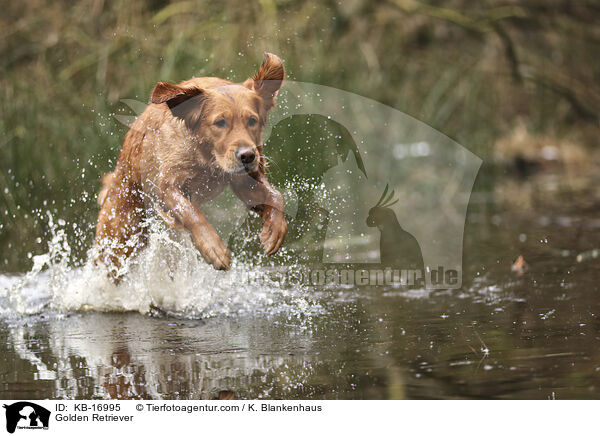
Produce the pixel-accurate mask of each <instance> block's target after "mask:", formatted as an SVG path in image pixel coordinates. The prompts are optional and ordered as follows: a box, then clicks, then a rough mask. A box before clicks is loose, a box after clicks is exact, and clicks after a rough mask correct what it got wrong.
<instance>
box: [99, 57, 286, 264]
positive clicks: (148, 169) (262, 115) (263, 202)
mask: <svg viewBox="0 0 600 436" xmlns="http://www.w3.org/2000/svg"><path fill="white" fill-rule="evenodd" d="M284 76H285V72H284V68H283V63H282V62H281V60H280V59H279V58H278V57H277V56H275V55H273V54H270V53H266V54H265V60H264V62H263V64H262V65H261V67H260V69H259V70H258V72H257V73H256V74H255V75H254V77H253V78H251V79H248V80H247V81H245V82H244V83H241V84H234V83H232V82H229V81H227V80H223V79H219V78H216V77H202V78H193V79H190V80H186V81H184V82H181V83H179V84H177V85H174V84H170V83H166V82H159V83H157V85H156V86H155V88H154V90H153V91H152V97H151V100H150V101H151V103H150V104H149V105H148V107H147V108H146V110H145V111H144V112H143V113H142V114H141V115H140V116H139V117H138V118H137V119H136V120H135V122H134V123H133V124H132V126H131V128H130V130H129V132H127V135H126V136H125V140H124V142H123V147H122V149H121V153H120V155H119V160H118V162H117V165H116V168H115V170H114V171H113V172H111V173H109V174H107V175H106V176H104V178H103V180H102V189H101V191H100V193H99V195H98V202H99V203H100V206H101V210H100V213H99V215H98V224H97V227H96V240H97V242H98V245H99V249H100V254H99V260H100V261H101V262H103V263H105V264H108V266H109V267H111V269H112V270H113V272H114V271H118V269H119V267H120V265H121V262H122V259H124V258H125V257H127V256H129V255H131V253H132V252H133V251H134V249H135V246H133V244H131V243H129V244H128V241H130V240H131V238H132V237H133V236H134V235H140V236H143V232H144V230H143V226H142V225H141V224H142V222H143V220H144V218H145V216H146V212H147V211H148V210H149V209H151V208H155V209H157V210H158V211H159V213H160V214H161V215H162V216H163V218H164V219H165V221H166V222H167V223H168V224H169V225H170V226H172V227H174V228H177V229H180V230H185V231H187V232H189V233H190V234H191V237H192V241H193V242H194V244H195V245H196V247H197V248H198V250H199V252H200V253H201V254H202V256H203V257H204V259H205V260H206V261H207V262H209V263H211V264H212V265H214V267H215V268H218V269H228V268H229V264H230V256H229V252H228V249H227V247H226V246H225V244H224V243H223V241H222V240H221V238H220V237H219V235H218V234H217V232H216V231H215V229H214V228H213V226H212V225H211V224H210V223H209V222H208V220H207V219H206V216H205V215H204V214H203V213H202V211H201V210H200V208H199V206H200V205H201V204H202V203H204V202H206V201H208V200H211V199H213V198H215V197H216V196H218V195H219V194H220V193H221V192H222V191H223V189H225V187H227V186H230V187H231V188H232V190H233V192H234V193H235V194H236V195H237V196H238V197H239V198H240V199H241V200H242V201H243V202H244V203H245V204H246V205H247V206H248V207H249V208H251V209H253V210H255V211H256V212H257V213H258V214H259V215H260V216H261V217H262V219H263V228H262V232H261V234H260V240H261V245H262V246H263V248H264V250H265V252H266V253H267V254H269V255H270V254H273V253H275V252H277V250H279V248H280V247H281V244H282V243H283V239H284V237H285V234H286V231H287V223H286V221H285V217H284V214H283V208H284V205H283V199H282V197H281V194H280V193H279V192H278V191H276V190H275V189H273V188H272V187H271V185H270V184H269V182H268V180H267V177H266V174H265V160H264V156H263V149H262V130H263V128H264V125H265V123H266V119H267V114H268V112H269V111H270V110H271V109H272V108H273V106H274V105H275V97H276V95H277V92H278V91H279V89H280V87H281V85H282V82H283V80H284ZM141 240H142V241H143V237H142V238H141ZM109 246H110V247H111V248H110V250H109V249H107V247H109Z"/></svg>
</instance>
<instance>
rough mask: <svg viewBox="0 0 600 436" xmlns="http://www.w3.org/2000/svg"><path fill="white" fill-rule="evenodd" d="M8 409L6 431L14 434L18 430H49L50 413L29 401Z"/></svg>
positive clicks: (14, 404) (12, 405)
mask: <svg viewBox="0 0 600 436" xmlns="http://www.w3.org/2000/svg"><path fill="white" fill-rule="evenodd" d="M3 407H4V408H5V409H6V431H7V432H9V433H14V432H15V430H16V429H27V430H41V429H43V430H48V425H49V423H50V411H49V410H48V409H45V408H44V407H42V406H38V405H37V404H35V403H30V402H29V401H19V402H17V403H13V404H10V405H6V404H4V405H3Z"/></svg>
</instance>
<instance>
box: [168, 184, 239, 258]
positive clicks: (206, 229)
mask: <svg viewBox="0 0 600 436" xmlns="http://www.w3.org/2000/svg"><path fill="white" fill-rule="evenodd" d="M160 192H161V194H160V196H161V199H162V201H163V204H164V206H165V208H166V209H167V213H168V214H169V215H170V216H171V217H173V218H174V220H175V221H174V222H173V221H171V222H169V221H167V222H168V223H169V224H170V225H172V226H173V227H178V224H180V225H182V226H183V227H184V228H185V229H186V230H187V231H188V232H190V233H191V234H192V240H193V241H194V245H196V248H198V251H200V254H202V257H204V259H205V260H206V261H207V262H208V263H210V264H212V265H213V266H214V267H215V268H216V269H224V270H227V269H229V262H230V258H229V252H228V250H227V247H226V246H225V244H224V243H223V241H222V240H221V238H220V237H219V235H218V233H217V231H216V230H215V229H214V227H213V226H212V225H211V224H210V223H209V222H208V219H207V218H206V215H204V214H203V213H202V211H201V210H200V209H198V208H197V207H196V206H195V205H194V204H193V203H192V202H191V201H190V199H189V198H187V196H186V195H185V194H184V193H183V192H182V191H181V189H179V188H178V187H176V186H173V185H166V186H164V185H163V186H162V187H161V189H160Z"/></svg>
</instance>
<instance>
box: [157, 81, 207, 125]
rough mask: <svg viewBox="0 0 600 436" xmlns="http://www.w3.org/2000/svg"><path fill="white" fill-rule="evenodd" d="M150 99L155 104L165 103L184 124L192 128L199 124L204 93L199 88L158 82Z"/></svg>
mask: <svg viewBox="0 0 600 436" xmlns="http://www.w3.org/2000/svg"><path fill="white" fill-rule="evenodd" d="M150 101H151V102H152V103H155V104H161V103H167V105H169V109H171V113H172V114H173V115H174V116H176V117H178V118H181V119H182V120H184V121H185V124H186V125H187V126H188V127H189V128H190V129H192V130H193V129H197V128H198V127H199V126H200V121H201V120H202V113H203V108H204V103H205V101H206V93H205V91H204V90H203V89H201V88H196V87H183V86H179V85H173V84H172V83H167V82H158V83H157V84H156V86H155V87H154V90H153V91H152V97H150Z"/></svg>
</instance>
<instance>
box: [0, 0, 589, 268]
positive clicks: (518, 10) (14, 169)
mask: <svg viewBox="0 0 600 436" xmlns="http://www.w3.org/2000/svg"><path fill="white" fill-rule="evenodd" d="M521 3H522V4H521ZM598 12H599V8H598V7H597V6H596V5H595V4H594V3H592V2H589V3H588V2H586V1H582V2H577V4H576V5H574V4H571V2H567V1H554V2H546V1H542V0H537V1H530V2H519V1H514V2H512V3H509V4H508V5H507V4H505V3H504V2H500V1H496V0H490V1H487V2H483V3H480V4H478V5H477V6H474V5H473V3H472V2H468V1H467V0H454V1H449V2H445V3H444V4H442V3H441V2H434V3H419V2H416V1H411V0H390V1H376V2H370V1H367V0H354V1H351V2H333V1H324V2H323V1H312V0H311V1H307V2H300V1H296V0H261V1H257V2H241V3H240V2H235V1H232V0H225V1H222V2H209V1H207V0H197V1H179V2H168V1H159V0H153V1H148V2H137V1H125V0H120V1H119V0H117V1H104V0H86V1H44V0H27V1H22V2H7V3H5V4H4V5H3V13H2V16H1V18H0V65H1V71H2V75H1V76H0V114H1V116H0V135H1V136H0V144H1V145H0V247H3V248H4V249H3V253H2V256H1V257H0V262H4V266H3V267H0V268H3V269H6V270H16V269H19V268H22V267H23V265H24V263H23V262H24V259H27V253H28V252H30V251H41V250H43V242H39V241H40V239H37V238H42V239H43V238H44V235H45V232H46V230H47V229H46V228H45V224H44V223H45V219H40V218H39V216H40V212H45V211H46V210H49V211H51V212H53V213H56V214H58V215H65V216H68V217H69V218H70V219H71V220H72V221H73V222H77V223H79V224H80V225H81V226H82V227H83V228H85V229H87V231H85V232H84V237H83V244H82V247H83V246H85V244H87V243H89V240H90V238H91V237H92V235H93V223H94V219H95V215H96V213H97V209H96V208H95V206H94V201H93V200H94V195H95V192H96V191H97V188H98V180H99V177H100V175H101V173H102V172H104V171H107V170H109V169H110V168H111V166H113V165H114V162H115V158H116V156H117V153H118V150H119V147H120V144H121V141H122V138H123V135H124V133H125V127H123V126H122V125H121V124H119V123H118V122H117V121H116V120H115V118H114V114H125V115H131V112H130V110H129V109H128V108H127V107H126V106H125V105H124V104H123V103H122V102H120V100H121V99H138V100H141V101H147V99H148V95H149V93H150V91H151V89H152V87H153V85H154V83H155V82H156V81H158V80H169V81H179V80H183V79H186V78H189V77H190V76H193V75H196V76H201V75H218V76H223V77H227V78H230V79H232V80H243V79H245V78H246V77H248V76H250V75H251V74H252V73H253V71H254V70H255V68H256V67H257V64H258V63H259V62H260V61H261V59H262V53H263V52H264V51H267V50H268V51H271V52H274V53H277V54H278V55H280V57H282V58H283V59H284V60H285V62H286V67H287V70H288V73H289V76H290V78H292V79H295V80H301V81H306V82H315V83H320V84H324V85H328V86H333V87H337V88H343V89H347V90H349V91H352V92H355V93H358V94H362V95H365V96H368V97H370V98H374V99H376V100H379V101H382V102H384V103H386V104H389V105H391V106H394V107H396V108H397V109H400V110H403V111H405V112H407V113H409V114H411V115H413V116H415V117H417V118H419V119H421V120H423V121H424V122H426V123H428V124H430V125H432V126H433V127H434V128H436V129H438V130H440V131H442V132H444V133H446V134H448V135H449V136H451V137H453V138H455V139H456V140H457V141H458V142H460V143H461V144H463V145H464V146H466V147H468V148H470V149H471V150H473V151H474V152H476V153H478V154H479V155H481V156H482V157H484V158H485V157H487V156H489V155H490V151H491V147H492V144H493V142H494V140H495V139H496V138H497V137H498V136H499V135H501V134H502V133H503V132H505V131H506V130H508V129H510V128H511V127H512V125H513V124H514V123H515V120H516V119H518V118H525V119H526V120H527V121H528V123H529V124H531V126H532V128H535V129H538V130H544V131H547V130H551V131H552V132H555V133H557V134H572V133H577V134H579V133H580V132H582V131H583V132H587V133H586V134H587V136H585V135H583V136H582V138H581V140H586V138H592V137H595V136H596V133H597V126H598V120H597V118H594V117H595V115H597V113H598V111H597V110H598V107H599V106H600V104H599V102H600V98H599V97H598V96H599V95H600V93H599V89H598V77H600V76H599V74H600V65H599V61H598V57H597V56H596V54H597V52H598V43H599V41H600V33H599V32H598V29H597V26H595V25H594V22H595V21H594V20H595V19H597V17H598ZM581 126H584V127H585V129H582V128H581ZM589 126H592V127H589ZM590 129H591V130H590ZM590 132H591V134H590ZM41 215H42V217H44V213H41ZM36 239H37V242H36Z"/></svg>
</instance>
